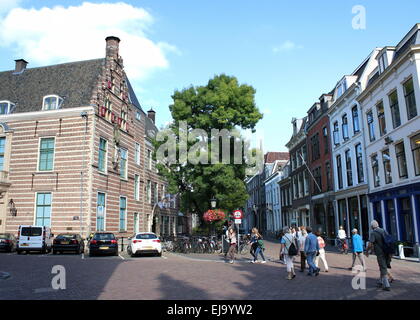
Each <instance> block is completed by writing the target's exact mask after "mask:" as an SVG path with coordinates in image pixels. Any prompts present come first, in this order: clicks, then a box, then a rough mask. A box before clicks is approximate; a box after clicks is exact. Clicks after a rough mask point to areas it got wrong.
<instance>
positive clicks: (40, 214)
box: [0, 37, 191, 237]
mask: <svg viewBox="0 0 420 320" xmlns="http://www.w3.org/2000/svg"><path fill="white" fill-rule="evenodd" d="M119 44H120V39H119V38H117V37H108V38H107V39H106V56H105V58H101V59H95V60H88V61H80V62H73V63H64V64H59V65H52V66H46V67H39V68H27V64H28V63H27V62H26V61H25V60H23V59H19V60H16V64H15V69H14V70H11V71H4V72H0V232H11V233H16V232H17V229H18V226H19V225H40V226H49V227H51V229H52V232H53V233H62V232H77V233H81V234H82V235H83V236H86V235H88V234H89V233H91V232H95V231H109V232H114V233H115V234H116V235H117V236H120V237H121V236H122V237H124V236H131V235H132V234H133V233H134V232H141V231H153V232H156V233H158V234H161V235H170V234H175V233H188V232H189V231H190V229H191V226H190V224H191V218H190V217H188V216H185V215H184V214H183V213H181V212H179V210H178V207H179V206H178V203H177V197H176V195H170V194H168V192H167V191H166V188H167V183H166V182H165V180H163V179H162V178H161V177H160V176H159V175H158V173H157V170H156V162H155V161H154V160H153V156H152V155H153V144H152V140H153V138H154V137H155V135H156V133H157V131H158V129H157V127H156V125H155V117H156V112H155V111H153V110H149V111H148V112H147V113H146V112H144V111H143V109H142V106H141V104H140V102H139V100H138V99H137V97H136V95H135V93H134V90H133V88H132V86H131V84H130V81H129V79H128V77H127V76H126V73H125V71H124V65H123V59H122V58H121V56H120V55H119Z"/></svg>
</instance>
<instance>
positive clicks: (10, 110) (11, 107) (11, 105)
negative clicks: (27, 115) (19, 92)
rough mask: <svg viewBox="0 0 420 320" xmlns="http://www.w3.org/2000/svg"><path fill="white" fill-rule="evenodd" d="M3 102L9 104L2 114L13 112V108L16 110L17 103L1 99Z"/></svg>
mask: <svg viewBox="0 0 420 320" xmlns="http://www.w3.org/2000/svg"><path fill="white" fill-rule="evenodd" d="M1 103H6V104H7V112H6V113H5V114H0V115H7V114H11V113H12V112H13V110H15V108H16V104H14V103H12V102H11V101H9V100H1V101H0V104H1Z"/></svg>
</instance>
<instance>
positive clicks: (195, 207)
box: [155, 74, 262, 214]
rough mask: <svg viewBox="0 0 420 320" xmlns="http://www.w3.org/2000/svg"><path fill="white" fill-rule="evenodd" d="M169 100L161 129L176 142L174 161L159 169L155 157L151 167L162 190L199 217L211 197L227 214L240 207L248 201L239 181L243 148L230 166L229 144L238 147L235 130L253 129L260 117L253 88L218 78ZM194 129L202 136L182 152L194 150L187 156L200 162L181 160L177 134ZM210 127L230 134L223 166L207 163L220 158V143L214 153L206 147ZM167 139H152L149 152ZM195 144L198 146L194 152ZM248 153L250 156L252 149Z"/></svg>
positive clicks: (242, 176) (209, 142)
mask: <svg viewBox="0 0 420 320" xmlns="http://www.w3.org/2000/svg"><path fill="white" fill-rule="evenodd" d="M172 99H173V104H172V105H170V107H169V108H170V111H171V114H172V118H173V122H172V123H171V125H169V127H168V128H166V131H167V133H170V134H172V135H173V136H174V137H176V138H175V139H176V142H178V144H177V145H176V147H175V149H174V150H176V159H173V160H176V161H173V162H172V163H170V164H166V165H165V164H163V163H162V162H161V163H159V158H158V165H157V167H158V169H159V172H160V173H161V174H162V175H163V176H165V177H166V179H167V180H168V182H169V188H168V191H169V192H170V193H173V194H175V193H177V194H179V196H180V199H181V210H183V211H184V212H195V213H198V214H202V213H204V212H205V211H207V210H208V209H209V207H210V199H211V198H213V197H215V198H216V200H217V207H218V208H220V209H224V210H226V211H228V212H230V211H232V210H234V209H236V208H240V207H242V206H243V205H244V203H245V202H246V200H247V199H248V194H247V191H246V186H245V183H244V179H245V175H246V169H247V168H248V167H249V164H246V163H245V158H246V152H245V151H246V150H244V153H243V154H242V155H241V159H242V161H239V162H240V163H238V161H235V163H237V164H235V163H234V151H235V148H234V146H235V143H239V144H240V143H242V142H241V141H242V140H241V136H240V129H251V130H253V131H254V130H255V126H256V124H257V122H258V121H259V120H260V119H261V118H262V114H261V113H260V112H259V110H258V108H257V106H256V104H255V89H254V88H253V87H251V86H249V85H246V84H239V83H238V80H237V79H236V78H235V77H232V76H227V75H224V74H222V75H218V76H215V77H214V78H213V79H210V80H209V82H208V83H207V85H205V86H197V87H193V86H191V87H189V88H187V89H184V90H181V91H175V93H174V94H173V95H172ZM194 129H200V130H201V132H203V133H205V135H204V134H203V136H193V137H192V138H191V137H189V139H188V142H186V143H185V146H186V148H187V149H188V150H195V151H194V152H193V153H195V154H196V155H197V156H199V158H200V159H201V160H202V161H201V162H200V163H191V161H187V158H186V156H185V154H184V153H185V148H182V146H181V145H180V144H179V142H180V141H181V140H182V138H181V137H182V135H186V134H189V135H190V134H191V133H192V132H193V130H194ZM214 129H217V130H223V129H226V130H229V131H230V132H231V133H232V136H231V137H230V139H229V141H228V146H229V153H230V156H229V161H228V162H226V161H225V163H214V161H213V162H212V161H210V160H211V159H212V157H216V158H217V159H220V160H222V154H223V151H222V143H220V146H219V149H218V151H219V155H216V152H214V151H215V150H212V149H211V145H212V143H214V142H215V140H219V138H218V137H212V136H211V134H212V130H214ZM168 131H169V132H168ZM168 140H169V139H168V138H167V139H164V140H163V141H158V140H156V141H155V147H156V148H155V150H158V149H159V148H160V147H162V145H163V144H164V143H167V142H168ZM199 142H201V144H198V146H199V147H198V148H196V149H194V146H197V143H199ZM206 145H207V146H208V148H206V147H205V146H206ZM237 145H238V144H237ZM242 147H244V148H247V146H243V145H242ZM216 150H217V149H216ZM248 151H249V150H248ZM253 152H254V153H253V155H255V152H256V151H255V150H254V151H253ZM236 154H237V153H236ZM155 157H156V153H155ZM188 159H189V158H188ZM207 160H208V161H207ZM207 162H208V163H207Z"/></svg>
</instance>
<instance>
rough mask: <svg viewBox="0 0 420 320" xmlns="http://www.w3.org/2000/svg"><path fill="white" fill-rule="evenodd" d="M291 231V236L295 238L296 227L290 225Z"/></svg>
mask: <svg viewBox="0 0 420 320" xmlns="http://www.w3.org/2000/svg"><path fill="white" fill-rule="evenodd" d="M291 233H292V235H293V238H295V239H296V237H297V233H296V228H295V227H292V230H291Z"/></svg>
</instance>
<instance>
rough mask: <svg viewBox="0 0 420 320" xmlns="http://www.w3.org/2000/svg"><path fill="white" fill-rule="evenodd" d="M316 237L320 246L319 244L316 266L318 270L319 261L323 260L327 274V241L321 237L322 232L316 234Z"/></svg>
mask: <svg viewBox="0 0 420 320" xmlns="http://www.w3.org/2000/svg"><path fill="white" fill-rule="evenodd" d="M315 235H316V237H317V239H318V244H319V254H318V255H317V256H316V258H315V266H316V267H317V268H318V264H319V259H321V260H322V263H323V264H324V269H325V272H328V263H327V257H326V255H325V241H324V239H323V238H322V237H321V232H319V231H317V232H315Z"/></svg>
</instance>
